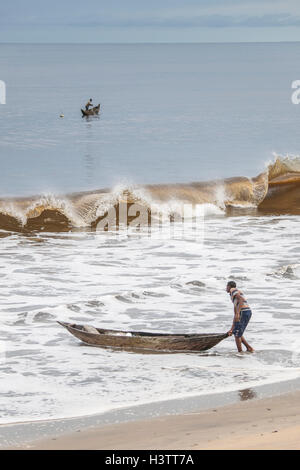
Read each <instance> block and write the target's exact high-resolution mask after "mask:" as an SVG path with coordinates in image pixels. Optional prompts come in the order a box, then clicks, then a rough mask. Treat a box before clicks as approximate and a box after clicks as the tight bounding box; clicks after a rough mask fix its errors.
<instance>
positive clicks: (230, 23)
mask: <svg viewBox="0 0 300 470" xmlns="http://www.w3.org/2000/svg"><path fill="white" fill-rule="evenodd" d="M68 25H69V26H76V27H87V26H88V27H94V28H97V27H119V28H120V27H121V28H132V27H134V28H145V27H152V28H153V27H154V28H198V27H205V28H237V27H239V28H241V27H246V28H266V27H287V26H296V27H298V26H300V16H293V15H291V14H290V13H279V14H265V15H260V16H259V15H255V16H247V15H240V16H236V15H232V16H231V15H220V14H212V15H200V16H192V17H187V16H186V17H180V16H174V17H169V18H168V17H165V18H163V17H160V16H152V17H149V16H145V17H128V18H119V19H118V18H113V17H112V18H103V19H101V20H93V21H88V20H86V21H80V22H72V23H68Z"/></svg>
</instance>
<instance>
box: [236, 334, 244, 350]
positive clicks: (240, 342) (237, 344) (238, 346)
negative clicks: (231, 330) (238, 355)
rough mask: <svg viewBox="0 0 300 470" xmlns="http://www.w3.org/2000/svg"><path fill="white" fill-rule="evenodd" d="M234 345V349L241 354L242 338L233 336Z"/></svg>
mask: <svg viewBox="0 0 300 470" xmlns="http://www.w3.org/2000/svg"><path fill="white" fill-rule="evenodd" d="M235 343H236V347H237V349H238V352H243V348H242V338H238V337H237V336H235Z"/></svg>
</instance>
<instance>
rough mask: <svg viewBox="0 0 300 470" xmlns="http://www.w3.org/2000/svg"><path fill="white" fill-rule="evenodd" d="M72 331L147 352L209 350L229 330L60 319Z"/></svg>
mask: <svg viewBox="0 0 300 470" xmlns="http://www.w3.org/2000/svg"><path fill="white" fill-rule="evenodd" d="M58 323H59V324H60V325H62V326H63V327H64V328H66V329H67V330H68V331H69V332H70V333H71V334H72V335H74V336H76V338H78V339H80V340H81V341H83V342H84V343H86V344H89V345H93V346H99V347H113V348H122V349H130V350H144V351H145V352H151V351H153V352H156V351H161V352H163V351H164V352H197V351H206V350H207V349H210V348H212V347H213V346H216V344H218V343H219V342H220V341H222V340H223V339H225V338H227V336H228V333H222V334H220V333H211V334H184V333H183V334H167V333H146V332H142V331H120V330H106V329H104V328H94V327H93V326H89V325H75V324H71V323H65V322H60V321H59V322H58Z"/></svg>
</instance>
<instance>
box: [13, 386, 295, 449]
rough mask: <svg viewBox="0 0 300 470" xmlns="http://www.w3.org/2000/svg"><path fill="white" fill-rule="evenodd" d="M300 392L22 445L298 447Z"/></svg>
mask: <svg viewBox="0 0 300 470" xmlns="http://www.w3.org/2000/svg"><path fill="white" fill-rule="evenodd" d="M299 404H300V392H293V393H289V394H285V395H280V396H276V397H273V398H265V399H259V400H251V401H245V402H240V403H236V404H233V405H229V406H223V407H219V408H213V409H209V410H204V411H200V412H193V413H188V414H183V415H177V416H166V417H160V418H155V419H150V420H141V421H133V422H125V423H120V424H113V425H106V426H101V427H95V428H90V429H87V430H85V429H84V428H81V429H78V430H77V432H73V433H71V434H66V435H62V436H57V437H56V438H54V437H51V438H48V439H45V440H42V441H36V442H34V443H31V444H30V445H25V446H22V447H18V449H20V448H22V449H33V450H59V449H70V450H75V449H82V450H84V449H97V450H103V449H104V450H111V449H114V450H132V449H137V450H139V449H143V450H151V449H173V450H176V449H177V450H178V449H190V450H201V449H236V450H238V449H240V450H248V449H249V450H254V449H287V450H292V449H294V450H299V449H300V414H299Z"/></svg>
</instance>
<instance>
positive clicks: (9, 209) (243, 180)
mask: <svg viewBox="0 0 300 470" xmlns="http://www.w3.org/2000/svg"><path fill="white" fill-rule="evenodd" d="M195 207H197V211H198V212H199V211H200V212H201V213H202V214H203V215H206V216H211V215H220V214H223V215H228V214H229V215H230V214H233V213H235V212H236V211H238V212H239V213H247V210H252V211H253V210H254V211H256V212H257V213H263V214H277V215H281V214H300V157H298V156H286V157H280V156H275V159H274V161H272V162H270V163H269V164H268V165H267V167H266V170H265V171H264V172H262V173H261V174H259V175H258V176H257V177H254V178H248V177H233V178H227V179H224V180H215V181H208V182H193V183H189V184H159V185H145V186H138V185H136V186H132V187H130V186H119V187H116V188H114V189H112V190H109V189H103V190H97V191H91V192H81V193H76V194H69V195H65V196H54V195H45V196H38V197H32V198H9V199H7V198H6V199H4V198H2V199H1V200H0V229H1V230H6V231H15V232H22V231H47V232H64V231H70V230H76V229H80V230H83V229H87V230H91V229H95V228H96V227H99V224H101V222H102V221H104V222H105V220H106V218H107V215H108V214H109V212H110V211H114V213H115V215H116V224H119V217H120V213H121V212H122V211H123V212H124V211H125V212H126V214H127V219H126V220H127V221H128V222H132V221H134V220H135V219H137V218H139V217H140V215H141V213H143V214H144V215H145V214H146V219H145V218H144V223H146V224H147V223H151V222H152V221H153V220H155V219H159V220H161V219H164V218H165V219H170V220H174V219H176V217H183V216H185V217H186V216H188V217H193V216H194V214H195V212H194V210H192V209H191V208H195ZM189 208H190V209H189ZM189 210H190V212H189ZM103 228H104V229H105V228H107V226H106V225H105V223H103Z"/></svg>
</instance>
